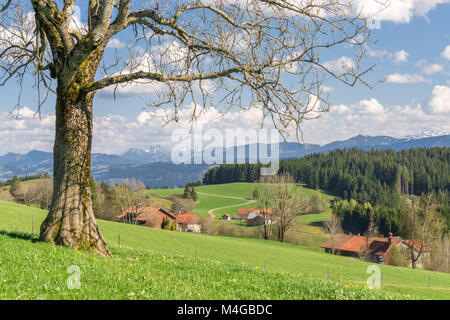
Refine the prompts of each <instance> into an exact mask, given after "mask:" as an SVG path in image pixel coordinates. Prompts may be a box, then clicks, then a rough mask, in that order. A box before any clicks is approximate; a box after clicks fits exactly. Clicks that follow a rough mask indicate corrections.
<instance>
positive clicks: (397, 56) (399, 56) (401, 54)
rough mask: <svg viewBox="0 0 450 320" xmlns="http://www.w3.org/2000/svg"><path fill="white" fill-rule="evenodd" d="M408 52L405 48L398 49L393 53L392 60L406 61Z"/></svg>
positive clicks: (396, 61)
mask: <svg viewBox="0 0 450 320" xmlns="http://www.w3.org/2000/svg"><path fill="white" fill-rule="evenodd" d="M408 56H409V52H406V51H405V50H400V51H397V52H395V53H394V62H395V63H402V62H406V61H408Z"/></svg>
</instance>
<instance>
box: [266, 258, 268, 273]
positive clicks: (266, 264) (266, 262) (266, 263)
mask: <svg viewBox="0 0 450 320" xmlns="http://www.w3.org/2000/svg"><path fill="white" fill-rule="evenodd" d="M267 264H268V262H267V260H266V268H265V271H267Z"/></svg>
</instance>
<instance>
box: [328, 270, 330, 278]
mask: <svg viewBox="0 0 450 320" xmlns="http://www.w3.org/2000/svg"><path fill="white" fill-rule="evenodd" d="M328 281H330V268H328Z"/></svg>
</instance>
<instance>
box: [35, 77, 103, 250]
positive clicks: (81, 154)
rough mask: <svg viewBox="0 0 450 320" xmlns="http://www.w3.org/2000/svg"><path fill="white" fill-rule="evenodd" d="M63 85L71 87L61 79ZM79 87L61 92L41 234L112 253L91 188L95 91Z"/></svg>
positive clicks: (47, 238) (55, 240) (46, 238)
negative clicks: (47, 208) (99, 223)
mask: <svg viewBox="0 0 450 320" xmlns="http://www.w3.org/2000/svg"><path fill="white" fill-rule="evenodd" d="M94 74H95V73H94ZM83 76H86V74H84V75H81V77H83ZM90 78H92V77H90ZM81 81H82V80H81ZM60 87H63V88H64V87H65V88H67V86H60V83H58V88H60ZM77 88H78V87H77V83H74V85H71V86H69V89H68V90H65V91H62V90H58V92H57V100H56V128H55V129H56V134H55V144H54V148H53V159H54V164H53V166H54V168H53V179H54V183H53V198H52V203H51V207H50V212H49V214H48V216H47V218H46V219H45V221H44V222H43V223H42V225H41V234H40V238H41V240H42V241H47V242H53V243H55V244H59V245H64V246H70V247H74V248H82V249H87V250H90V251H92V252H94V253H96V254H99V255H101V256H111V252H110V250H109V248H108V246H107V244H106V241H105V239H104V238H103V236H102V234H101V233H100V230H99V229H98V226H97V223H96V220H95V217H94V211H93V208H92V199H91V190H90V169H91V144H92V103H93V98H94V93H91V94H88V95H84V96H81V95H79V93H78V92H79V90H78V89H77ZM61 91H62V92H61Z"/></svg>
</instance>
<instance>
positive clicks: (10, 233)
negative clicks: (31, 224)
mask: <svg viewBox="0 0 450 320" xmlns="http://www.w3.org/2000/svg"><path fill="white" fill-rule="evenodd" d="M0 235H4V236H7V237H10V238H12V239H22V240H28V241H31V242H38V241H39V239H38V238H37V237H36V235H33V234H31V233H26V232H20V231H7V230H0Z"/></svg>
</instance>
